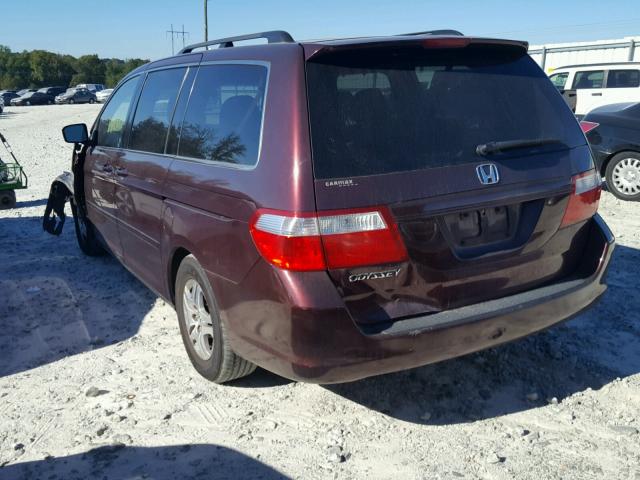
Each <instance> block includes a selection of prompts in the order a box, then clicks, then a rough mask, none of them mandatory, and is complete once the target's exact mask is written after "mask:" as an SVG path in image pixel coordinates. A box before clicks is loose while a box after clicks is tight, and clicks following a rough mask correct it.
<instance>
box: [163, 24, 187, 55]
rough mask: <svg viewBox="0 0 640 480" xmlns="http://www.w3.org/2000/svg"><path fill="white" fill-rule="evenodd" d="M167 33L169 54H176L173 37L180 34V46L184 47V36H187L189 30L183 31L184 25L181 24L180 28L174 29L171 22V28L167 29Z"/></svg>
mask: <svg viewBox="0 0 640 480" xmlns="http://www.w3.org/2000/svg"><path fill="white" fill-rule="evenodd" d="M167 34H170V35H171V55H175V54H176V48H175V38H176V36H181V37H182V48H184V47H185V42H184V40H185V37H188V36H189V32H185V31H184V25H182V30H174V29H173V23H172V24H171V30H167Z"/></svg>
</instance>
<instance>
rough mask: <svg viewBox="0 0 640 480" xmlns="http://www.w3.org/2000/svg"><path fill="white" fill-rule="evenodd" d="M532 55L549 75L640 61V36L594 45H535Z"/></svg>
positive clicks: (597, 42) (600, 41) (577, 43)
mask: <svg viewBox="0 0 640 480" xmlns="http://www.w3.org/2000/svg"><path fill="white" fill-rule="evenodd" d="M529 55H531V58H533V59H534V60H535V61H536V62H538V65H540V66H541V67H542V69H543V70H544V71H545V72H547V73H551V72H552V71H553V69H554V68H557V67H562V66H564V65H578V64H580V65H582V64H593V63H610V62H633V61H635V62H640V36H635V37H624V38H622V39H616V40H596V41H592V42H571V43H549V44H546V45H531V46H530V47H529Z"/></svg>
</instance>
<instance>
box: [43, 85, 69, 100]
mask: <svg viewBox="0 0 640 480" xmlns="http://www.w3.org/2000/svg"><path fill="white" fill-rule="evenodd" d="M66 90H67V88H66V87H44V88H40V89H38V90H37V91H38V92H40V93H44V94H45V95H51V96H52V97H54V99H55V97H56V96H57V95H60V94H61V93H63V92H65V91H66Z"/></svg>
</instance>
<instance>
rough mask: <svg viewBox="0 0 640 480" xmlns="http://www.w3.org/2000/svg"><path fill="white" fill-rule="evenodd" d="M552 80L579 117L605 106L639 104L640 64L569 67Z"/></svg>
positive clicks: (601, 64) (552, 77)
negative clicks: (628, 103)
mask: <svg viewBox="0 0 640 480" xmlns="http://www.w3.org/2000/svg"><path fill="white" fill-rule="evenodd" d="M549 78H550V79H551V81H552V82H553V84H554V85H555V86H556V88H557V89H558V90H559V91H560V93H562V95H563V96H564V97H565V100H566V101H567V103H568V104H569V106H570V107H571V108H572V109H573V110H574V112H575V114H576V116H577V117H583V116H584V115H586V114H587V113H589V112H590V111H591V110H593V109H594V108H596V107H600V106H602V105H609V104H611V103H624V102H639V101H640V62H625V63H600V64H593V65H570V66H566V67H559V68H555V69H554V70H553V73H552V74H551V75H550V76H549Z"/></svg>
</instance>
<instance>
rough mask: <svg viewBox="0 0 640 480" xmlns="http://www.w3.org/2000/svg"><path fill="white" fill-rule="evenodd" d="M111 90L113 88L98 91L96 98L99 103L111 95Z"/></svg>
mask: <svg viewBox="0 0 640 480" xmlns="http://www.w3.org/2000/svg"><path fill="white" fill-rule="evenodd" d="M111 92H113V88H106V89H104V90H100V91H99V92H98V93H96V99H97V100H98V102H99V103H104V102H106V101H107V99H108V98H109V97H110V96H111Z"/></svg>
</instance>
